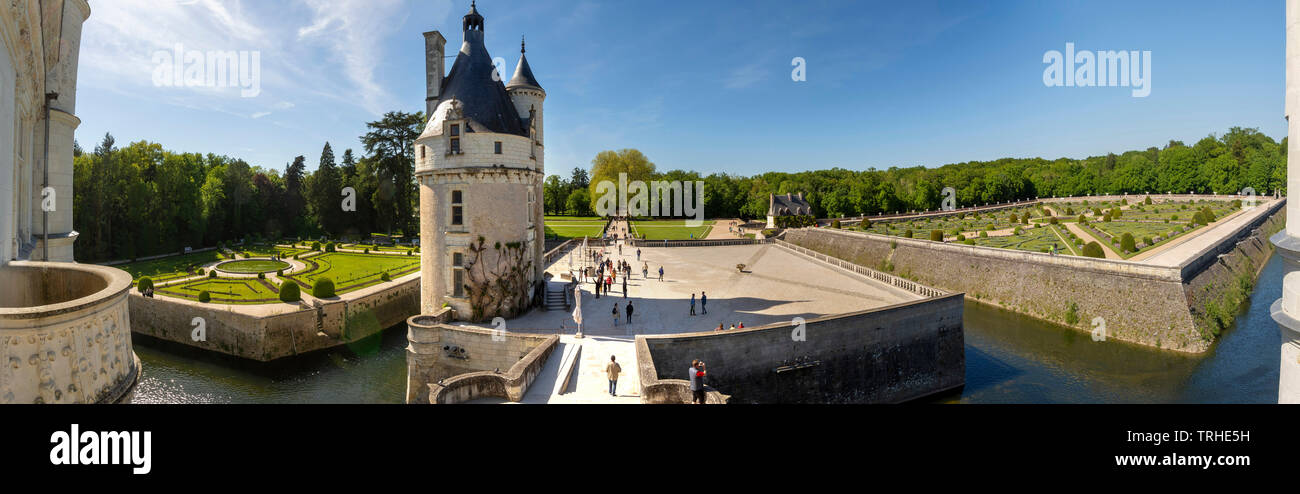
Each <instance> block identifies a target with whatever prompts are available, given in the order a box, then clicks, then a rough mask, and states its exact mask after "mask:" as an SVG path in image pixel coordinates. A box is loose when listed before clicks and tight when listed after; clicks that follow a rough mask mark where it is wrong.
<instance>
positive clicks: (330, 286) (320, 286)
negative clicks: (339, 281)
mask: <svg viewBox="0 0 1300 494" xmlns="http://www.w3.org/2000/svg"><path fill="white" fill-rule="evenodd" d="M311 296H313V297H316V298H330V297H333V296H334V280H331V279H329V278H319V279H317V280H316V283H314V284H312V287H311Z"/></svg>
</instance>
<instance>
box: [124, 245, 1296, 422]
mask: <svg viewBox="0 0 1300 494" xmlns="http://www.w3.org/2000/svg"><path fill="white" fill-rule="evenodd" d="M1282 267H1283V266H1282V261H1281V258H1279V257H1278V256H1276V255H1274V256H1273V257H1271V258H1270V259H1269V262H1268V264H1267V265H1266V266H1265V267H1264V269H1263V271H1262V272H1261V273H1260V277H1259V281H1258V283H1257V284H1256V287H1255V291H1254V292H1253V294H1252V296H1251V298H1250V301H1249V302H1248V303H1247V304H1245V305H1244V306H1243V307H1242V308H1241V311H1240V312H1239V313H1238V315H1237V318H1236V322H1235V325H1234V326H1233V327H1232V328H1231V329H1229V330H1228V331H1227V332H1226V333H1225V334H1224V335H1223V337H1222V338H1221V339H1220V341H1219V342H1218V343H1217V344H1215V345H1214V346H1213V347H1212V348H1211V349H1210V351H1209V352H1207V353H1205V354H1204V355H1185V354H1179V353H1174V352H1168V351H1160V350H1155V349H1151V348H1147V347H1141V346H1137V345H1132V344H1127V343H1122V342H1116V341H1108V342H1106V343H1098V342H1094V341H1092V339H1091V337H1090V335H1089V334H1087V333H1084V332H1080V331H1069V330H1065V329H1062V328H1059V327H1056V326H1052V325H1050V324H1047V323H1043V322H1040V321H1037V320H1034V319H1032V318H1029V317H1025V316H1021V315H1018V314H1014V313H1010V312H1006V311H1002V310H998V309H994V308H990V307H988V306H985V305H982V304H977V303H973V302H967V304H966V316H965V329H966V387H965V389H964V390H963V391H962V392H961V393H960V394H959V395H951V396H945V397H942V398H939V399H936V400H934V401H937V402H942V403H1276V402H1277V379H1278V377H1277V376H1278V357H1277V346H1278V344H1279V335H1278V330H1277V325H1276V324H1275V323H1274V322H1273V320H1272V319H1271V318H1270V316H1269V312H1268V308H1269V304H1270V303H1271V302H1272V299H1273V298H1276V294H1277V293H1279V292H1280V291H1281V283H1282V274H1283V270H1282ZM405 345H406V332H405V327H404V326H400V327H394V328H391V329H389V330H388V331H386V332H385V333H384V334H383V335H382V336H380V337H377V338H372V339H371V340H368V341H362V342H359V343H357V344H353V345H349V346H347V347H343V348H338V349H333V350H327V351H323V352H317V353H313V354H310V355H306V356H302V357H297V358H292V359H287V360H285V361H279V362H273V363H269V364H261V363H256V362H249V361H243V360H239V359H235V358H231V357H224V356H220V355H215V354H211V353H207V352H203V351H200V350H194V349H191V348H187V347H183V346H180V345H175V344H171V343H166V342H160V341H158V340H153V339H148V338H143V337H137V338H135V349H136V353H137V354H139V356H140V360H141V361H142V362H143V367H144V371H143V375H142V377H141V379H140V383H139V385H138V386H137V388H136V391H135V395H134V402H136V403H401V402H402V400H403V397H404V394H405V385H406V361H405V350H404V348H405Z"/></svg>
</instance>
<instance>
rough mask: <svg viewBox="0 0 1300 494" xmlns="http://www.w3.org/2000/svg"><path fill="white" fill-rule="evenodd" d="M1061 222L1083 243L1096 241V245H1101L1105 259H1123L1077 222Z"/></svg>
mask: <svg viewBox="0 0 1300 494" xmlns="http://www.w3.org/2000/svg"><path fill="white" fill-rule="evenodd" d="M1061 224H1062V225H1065V227H1066V228H1069V229H1070V231H1071V232H1074V234H1075V235H1076V236H1078V237H1079V238H1081V239H1083V245H1088V242H1092V241H1096V242H1097V245H1100V246H1101V250H1102V252H1105V253H1106V259H1116V260H1121V261H1122V260H1124V258H1123V257H1120V255H1119V254H1117V253H1115V251H1114V250H1112V249H1111V248H1110V245H1107V244H1106V242H1103V241H1101V240H1100V239H1098V238H1097V237H1095V236H1093V234H1092V233H1090V232H1088V231H1087V230H1084V229H1083V227H1081V226H1079V224H1078V223H1075V222H1069V223H1064V222H1062V223H1061Z"/></svg>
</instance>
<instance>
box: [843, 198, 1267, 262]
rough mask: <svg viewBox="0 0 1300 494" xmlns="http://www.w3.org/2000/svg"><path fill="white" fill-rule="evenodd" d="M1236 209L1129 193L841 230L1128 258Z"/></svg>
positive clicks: (1226, 203) (1238, 206)
mask: <svg viewBox="0 0 1300 494" xmlns="http://www.w3.org/2000/svg"><path fill="white" fill-rule="evenodd" d="M1240 209H1241V202H1240V201H1237V200H1233V201H1228V200H1195V201H1158V200H1149V199H1147V198H1145V197H1142V196H1135V197H1134V198H1133V199H1132V200H1131V201H1130V200H1128V199H1121V200H1115V201H1088V200H1079V201H1069V202H1051V203H1044V204H1039V205H1035V206H1024V207H1017V208H1011V209H1005V210H999V211H994V212H985V213H963V214H957V215H952V216H945V217H939V218H925V219H911V220H901V221H891V220H880V221H876V222H867V223H865V224H862V225H857V226H854V225H849V226H848V227H847V228H848V229H852V230H860V231H867V232H871V233H877V234H881V235H893V236H903V237H911V238H920V239H932V240H936V241H938V240H945V241H949V242H953V241H955V242H963V243H966V244H969V245H980V246H985V247H995V248H1003V249H1016V250H1025V251H1032V252H1049V251H1051V248H1052V247H1053V246H1056V247H1057V252H1058V253H1060V254H1070V255H1085V251H1084V247H1085V246H1087V245H1088V243H1090V242H1094V241H1096V242H1097V243H1099V244H1100V245H1097V246H1094V248H1093V249H1091V250H1089V251H1088V252H1090V253H1092V254H1098V253H1101V254H1104V252H1102V251H1101V249H1100V247H1101V245H1106V246H1109V247H1110V249H1111V250H1113V251H1114V252H1115V253H1116V254H1118V255H1119V256H1120V257H1122V258H1124V259H1128V258H1131V257H1133V256H1135V255H1137V254H1139V253H1141V252H1145V251H1147V250H1149V249H1150V248H1151V247H1155V246H1158V245H1161V244H1164V243H1166V242H1168V241H1170V240H1172V239H1176V238H1178V237H1179V236H1181V235H1184V234H1186V233H1189V232H1192V231H1195V230H1197V229H1199V228H1202V227H1204V226H1205V225H1207V224H1211V223H1214V222H1215V221H1218V220H1221V219H1223V218H1225V217H1227V216H1230V215H1232V214H1234V213H1236V212H1237V211H1239V210H1240ZM1053 213H1054V214H1055V216H1053ZM1065 223H1077V224H1078V225H1079V227H1080V228H1082V229H1083V230H1084V231H1085V232H1087V235H1084V236H1083V238H1080V237H1079V236H1078V235H1076V234H1075V233H1074V232H1073V231H1071V230H1070V229H1069V228H1066V225H1065ZM1030 226H1034V227H1035V228H1029V227H1030ZM1008 234H1010V235H1008ZM1094 257H1101V256H1100V255H1094Z"/></svg>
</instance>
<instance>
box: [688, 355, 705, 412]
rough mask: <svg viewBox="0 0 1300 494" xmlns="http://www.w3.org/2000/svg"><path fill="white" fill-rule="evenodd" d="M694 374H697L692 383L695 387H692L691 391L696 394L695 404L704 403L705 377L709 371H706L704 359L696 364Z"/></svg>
mask: <svg viewBox="0 0 1300 494" xmlns="http://www.w3.org/2000/svg"><path fill="white" fill-rule="evenodd" d="M694 374H695V381H694V383H693V384H692V386H693V387H692V388H691V391H692V392H693V394H694V395H695V404H696V405H703V404H704V402H705V399H704V397H705V395H704V379H705V377H707V375H708V371H706V370H705V368H704V361H703V360H701V361H700V363H699V364H696V365H695V370H694Z"/></svg>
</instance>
